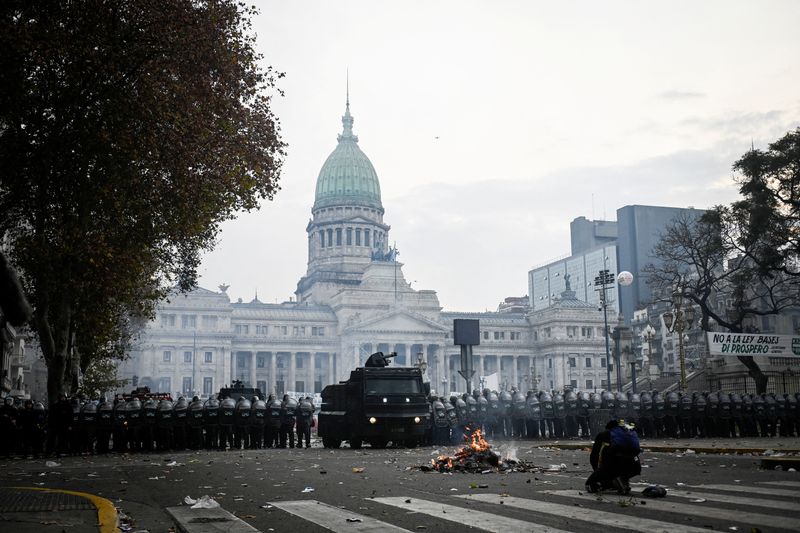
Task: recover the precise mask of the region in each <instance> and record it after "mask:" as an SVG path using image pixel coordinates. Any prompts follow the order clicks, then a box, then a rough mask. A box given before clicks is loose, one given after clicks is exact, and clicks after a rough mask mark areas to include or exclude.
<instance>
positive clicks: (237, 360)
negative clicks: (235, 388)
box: [236, 355, 244, 368]
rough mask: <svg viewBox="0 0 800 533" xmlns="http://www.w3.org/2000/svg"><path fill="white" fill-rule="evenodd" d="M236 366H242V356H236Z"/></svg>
mask: <svg viewBox="0 0 800 533" xmlns="http://www.w3.org/2000/svg"><path fill="white" fill-rule="evenodd" d="M236 368H244V357H240V356H238V355H237V356H236Z"/></svg>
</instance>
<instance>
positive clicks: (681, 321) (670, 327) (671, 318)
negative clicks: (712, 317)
mask: <svg viewBox="0 0 800 533" xmlns="http://www.w3.org/2000/svg"><path fill="white" fill-rule="evenodd" d="M679 287H680V286H679ZM672 304H673V310H671V311H667V312H666V313H664V314H663V315H662V317H663V318H664V325H665V326H666V328H667V331H669V332H670V333H672V332H675V333H677V334H678V359H679V360H680V364H681V392H686V353H685V348H684V345H683V332H684V331H688V330H690V329H691V328H692V322H693V321H694V307H693V306H692V304H691V302H687V301H685V300H684V298H683V291H682V290H680V288H679V289H678V290H676V291H675V292H674V293H672Z"/></svg>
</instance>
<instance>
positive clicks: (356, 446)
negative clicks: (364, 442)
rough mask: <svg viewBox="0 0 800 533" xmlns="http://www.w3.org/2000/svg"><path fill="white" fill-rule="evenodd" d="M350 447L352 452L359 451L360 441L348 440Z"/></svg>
mask: <svg viewBox="0 0 800 533" xmlns="http://www.w3.org/2000/svg"><path fill="white" fill-rule="evenodd" d="M350 447H351V448H352V449H354V450H360V449H361V439H350Z"/></svg>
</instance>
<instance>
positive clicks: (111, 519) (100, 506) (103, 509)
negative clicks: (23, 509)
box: [9, 487, 120, 533]
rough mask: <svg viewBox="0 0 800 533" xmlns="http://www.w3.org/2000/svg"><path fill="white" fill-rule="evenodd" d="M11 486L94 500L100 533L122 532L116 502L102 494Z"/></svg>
mask: <svg viewBox="0 0 800 533" xmlns="http://www.w3.org/2000/svg"><path fill="white" fill-rule="evenodd" d="M9 488H11V489H15V490H36V491H41V492H60V493H62V494H69V495H71V496H78V497H81V498H86V499H87V500H89V501H90V502H92V505H94V507H95V509H97V527H98V528H99V530H100V533H120V529H119V527H118V524H119V516H118V515H117V508H116V507H114V504H113V503H112V502H111V500H107V499H105V498H103V497H102V496H97V495H95V494H89V493H88V492H78V491H74V490H66V489H50V488H41V487H9Z"/></svg>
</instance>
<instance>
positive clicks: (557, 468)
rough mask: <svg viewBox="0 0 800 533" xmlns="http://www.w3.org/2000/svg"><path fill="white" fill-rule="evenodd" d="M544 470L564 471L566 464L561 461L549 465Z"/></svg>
mask: <svg viewBox="0 0 800 533" xmlns="http://www.w3.org/2000/svg"><path fill="white" fill-rule="evenodd" d="M544 471H545V472H566V471H567V465H565V464H564V463H561V464H560V465H550V466H548V467H547V468H545V469H544Z"/></svg>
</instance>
